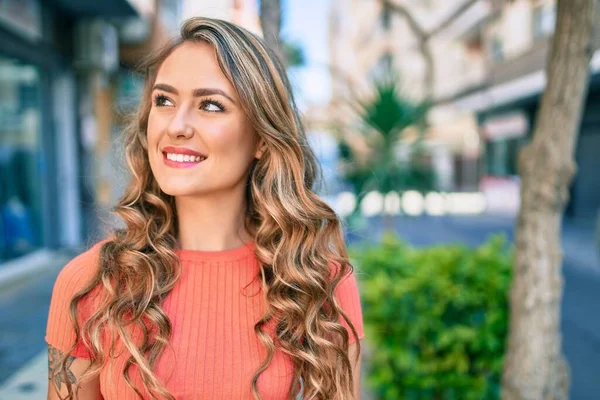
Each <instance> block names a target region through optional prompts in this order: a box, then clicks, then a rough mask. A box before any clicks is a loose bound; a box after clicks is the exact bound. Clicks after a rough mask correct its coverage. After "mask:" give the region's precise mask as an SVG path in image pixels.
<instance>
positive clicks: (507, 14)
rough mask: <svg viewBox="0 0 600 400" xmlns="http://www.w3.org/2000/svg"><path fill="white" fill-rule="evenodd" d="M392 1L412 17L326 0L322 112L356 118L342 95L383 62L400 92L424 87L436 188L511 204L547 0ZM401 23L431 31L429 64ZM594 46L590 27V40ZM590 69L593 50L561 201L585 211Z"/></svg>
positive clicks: (596, 136) (595, 77) (375, 5)
mask: <svg viewBox="0 0 600 400" xmlns="http://www.w3.org/2000/svg"><path fill="white" fill-rule="evenodd" d="M394 3H395V4H400V5H402V6H403V7H404V8H405V9H406V10H407V11H408V12H409V13H410V16H411V19H412V21H409V20H408V19H407V17H406V16H405V15H402V13H398V12H397V10H393V9H388V8H386V7H383V6H382V5H381V4H380V2H376V1H372V2H363V1H357V0H333V2H332V13H331V38H330V40H331V56H332V81H333V96H332V101H331V104H330V110H329V111H328V113H329V115H331V116H332V118H333V120H334V122H336V123H337V125H340V126H344V125H345V126H346V128H347V129H349V130H352V128H356V127H353V126H352V125H351V124H352V123H355V121H356V118H355V116H353V110H352V108H351V107H349V105H348V104H349V100H352V99H356V98H361V97H364V96H366V95H368V87H369V81H370V80H372V79H373V78H374V77H376V76H377V75H378V74H380V73H381V71H383V70H384V68H386V67H391V68H392V69H393V70H395V71H398V72H399V74H400V77H401V79H402V84H403V93H404V95H408V96H411V97H412V98H414V99H417V100H419V99H423V98H425V97H426V95H427V93H431V97H432V99H433V103H434V104H435V106H434V107H433V108H432V110H431V111H430V113H429V116H428V120H429V125H430V129H429V130H428V132H427V135H426V137H427V142H428V143H429V147H430V149H431V152H432V159H433V162H434V163H436V164H438V166H439V167H438V168H437V170H438V173H440V172H441V173H442V177H443V179H442V182H443V183H444V185H443V187H442V188H450V189H451V190H459V191H471V190H482V191H483V192H484V193H485V194H486V198H487V204H488V209H489V210H490V211H499V212H507V213H514V212H516V210H517V207H518V204H519V180H518V174H517V154H518V152H519V150H520V149H521V147H522V146H523V145H524V144H525V143H526V142H527V141H528V140H529V139H530V138H531V135H532V130H533V122H534V119H535V116H536V113H537V109H538V106H539V101H540V96H541V93H542V92H543V90H544V87H545V79H546V78H545V66H546V59H547V55H548V51H549V47H550V40H551V35H552V33H553V31H554V24H555V21H556V17H555V14H556V6H555V0H535V1H531V0H515V1H512V2H503V1H495V0H479V1H476V2H474V3H470V2H467V1H465V0H426V1H425V0H423V1H421V0H396V1H394ZM467 4H469V6H468V7H467V6H465V5H467ZM459 11H460V12H459ZM450 17H455V18H450ZM411 24H416V25H417V26H418V27H419V28H420V29H421V30H422V32H424V33H425V34H427V35H430V34H431V32H435V33H434V34H432V35H430V38H429V39H428V41H427V45H428V47H429V50H430V53H431V63H430V64H428V63H427V57H424V56H423V54H424V53H423V48H422V45H421V42H420V41H419V40H418V37H419V36H418V35H415V34H414V29H412V28H411ZM599 47H600V32H596V37H595V38H594V41H593V48H594V49H598V48H599ZM428 65H431V66H432V73H431V76H432V79H431V78H430V79H428V73H427V72H428ZM599 69H600V53H598V52H597V51H596V52H595V53H594V57H593V58H592V61H591V71H592V78H591V83H590V89H589V94H588V97H587V102H586V106H585V110H584V115H583V121H582V126H581V132H580V137H579V142H578V145H577V150H576V161H577V163H578V165H579V168H578V174H577V176H576V178H575V180H574V182H573V184H572V187H571V199H570V202H569V205H568V207H567V215H568V216H571V217H582V218H587V217H590V216H595V215H596V213H597V211H598V208H599V207H600V186H599V185H597V184H596V182H595V181H596V177H595V171H596V170H598V169H599V168H600V164H599V163H600V159H599V158H598V157H597V156H595V154H596V153H597V152H598V151H600V123H599V121H598V118H597V117H596V115H597V113H595V111H596V110H597V109H598V108H599V107H600V103H599V100H600V91H599V85H600V75H599V73H598V71H599ZM428 82H429V84H428ZM348 121H352V122H350V123H349V122H348ZM440 149H443V150H442V151H439V150H440ZM448 153H449V154H450V155H451V157H450V160H451V161H450V162H449V161H448V159H449V158H448ZM444 176H445V178H444Z"/></svg>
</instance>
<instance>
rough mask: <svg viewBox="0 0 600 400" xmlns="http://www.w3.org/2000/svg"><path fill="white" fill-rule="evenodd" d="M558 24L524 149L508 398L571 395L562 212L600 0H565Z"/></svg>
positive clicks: (506, 368)
mask: <svg viewBox="0 0 600 400" xmlns="http://www.w3.org/2000/svg"><path fill="white" fill-rule="evenodd" d="M557 8H558V10H557V24H556V31H555V34H554V38H553V41H552V49H551V53H550V56H549V60H548V67H547V77H548V84H547V87H546V90H545V92H544V94H543V96H542V100H541V106H540V111H539V114H538V117H537V121H536V125H535V129H534V135H533V140H532V142H531V143H530V144H529V145H528V146H527V147H526V148H524V149H523V151H522V152H521V154H520V157H519V172H520V175H521V180H522V183H521V209H520V212H519V217H518V223H517V228H516V239H515V245H516V253H515V259H514V272H513V282H512V286H511V293H510V306H511V314H510V334H509V338H508V346H507V353H506V357H505V361H504V371H503V376H502V399H504V400H521V399H523V400H524V399H527V400H529V399H530V400H540V399H566V398H568V387H569V373H568V366H567V363H566V360H565V358H564V356H563V354H562V351H561V341H562V338H561V334H560V303H561V298H562V285H563V281H562V273H561V264H562V251H561V247H560V230H561V216H562V213H563V210H564V206H565V203H566V201H567V199H568V186H569V183H570V182H571V179H572V177H573V175H574V173H575V168H576V166H575V162H574V159H573V153H574V148H575V143H576V138H577V133H578V130H579V124H580V122H581V113H582V105H583V101H584V98H585V94H586V92H587V85H588V79H589V60H590V56H591V54H590V53H591V52H590V44H591V36H592V25H593V21H594V16H595V15H596V10H595V9H596V0H558V7H557Z"/></svg>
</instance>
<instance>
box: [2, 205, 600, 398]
mask: <svg viewBox="0 0 600 400" xmlns="http://www.w3.org/2000/svg"><path fill="white" fill-rule="evenodd" d="M512 222H513V221H512V220H511V219H509V218H505V217H492V216H486V215H481V216H453V217H413V218H407V217H404V218H402V217H398V218H397V219H396V221H395V225H396V229H397V232H398V233H399V235H400V236H401V237H402V238H403V239H404V240H406V241H408V242H409V243H411V244H413V245H416V246H426V245H433V244H449V243H465V244H468V245H471V246H475V245H478V244H481V243H483V242H484V241H485V240H486V239H487V238H488V236H489V235H490V234H496V233H504V234H505V235H506V237H507V238H509V239H511V240H512ZM368 226H369V229H368V232H369V235H368V237H367V236H366V235H365V234H357V233H356V232H354V233H353V234H352V235H351V236H350V237H349V242H352V241H355V240H357V239H362V240H376V239H377V238H378V237H379V236H380V234H381V232H382V229H381V227H382V224H381V221H380V220H379V219H378V218H371V219H370V220H369V223H368ZM563 230H564V232H565V233H564V237H563V246H564V251H565V261H564V265H565V268H564V276H565V292H564V301H563V316H562V327H563V334H564V338H563V339H564V341H563V347H564V351H565V354H566V356H567V358H568V361H569V364H570V367H571V379H572V384H571V393H572V395H571V399H573V400H587V399H593V398H595V396H596V394H597V393H599V392H600V381H598V379H596V378H595V374H596V371H598V370H600V319H598V318H593V317H592V316H594V315H595V310H596V309H597V307H596V304H599V303H600V291H598V290H597V288H598V287H600V266H599V263H598V258H597V257H596V254H595V252H594V243H593V237H594V236H593V231H592V226H591V225H590V224H588V225H586V224H585V223H579V224H575V223H573V222H572V221H569V222H566V223H565V226H564V229H563ZM58 270H59V266H58V265H55V266H50V267H49V268H48V270H47V271H45V272H44V273H40V274H38V275H36V276H34V277H32V278H30V279H29V280H27V281H25V282H21V283H19V284H18V285H15V286H13V287H11V288H10V290H6V291H5V290H2V294H1V295H0V324H1V325H2V326H3V327H5V328H4V332H3V335H2V336H1V337H0V399H3V397H2V394H3V393H7V392H6V390H7V388H6V387H4V388H2V385H6V383H7V380H8V378H9V377H10V376H12V375H13V374H14V373H15V372H16V371H18V370H19V368H21V367H23V366H24V365H26V364H27V363H28V362H29V361H30V360H31V359H33V358H34V357H35V356H36V355H38V354H40V353H41V352H45V348H46V345H45V343H44V332H45V329H46V319H47V310H48V306H49V301H50V295H51V291H52V286H53V283H54V279H55V278H56V275H57V273H58ZM40 358H41V359H42V361H43V357H42V356H40ZM40 363H41V362H38V363H37V364H38V365H37V366H36V365H34V366H31V367H28V368H34V369H35V368H37V369H35V370H34V371H33V373H30V374H28V376H29V377H32V376H33V377H35V376H39V379H38V380H37V381H31V382H22V381H20V382H19V387H20V389H17V390H20V391H21V392H25V393H27V392H29V391H35V390H36V389H38V390H39V389H40V388H45V385H46V381H45V379H46V377H45V375H43V374H44V373H45V370H43V369H42V368H40ZM42 364H43V363H42ZM26 369H27V368H26ZM22 372H27V371H22ZM40 374H41V375H40ZM26 375H27V374H26ZM10 389H11V390H13V391H14V389H15V388H14V387H13V388H10ZM3 390H4V391H5V392H3ZM44 390H45V389H44ZM11 393H12V392H11ZM38 393H41V392H38ZM31 398H34V397H31ZM6 399H8V397H6Z"/></svg>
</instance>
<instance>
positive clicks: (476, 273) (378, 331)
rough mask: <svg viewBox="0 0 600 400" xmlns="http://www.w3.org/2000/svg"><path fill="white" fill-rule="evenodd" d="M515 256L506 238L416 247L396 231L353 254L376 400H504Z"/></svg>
mask: <svg viewBox="0 0 600 400" xmlns="http://www.w3.org/2000/svg"><path fill="white" fill-rule="evenodd" d="M511 253H512V250H511V249H509V248H508V246H507V244H506V241H505V239H504V238H503V237H500V236H498V237H494V238H492V239H490V240H489V241H488V242H487V243H485V244H484V245H482V246H481V247H479V248H476V249H470V248H468V247H465V246H462V245H445V246H436V247H430V248H423V249H416V248H413V247H411V246H409V245H407V244H405V243H404V242H402V241H400V239H398V237H397V236H396V235H395V234H394V233H387V234H386V235H384V237H383V240H382V244H380V245H376V246H375V245H363V246H362V247H354V248H351V249H350V255H351V257H352V259H353V260H354V261H355V263H356V265H357V270H358V273H357V277H358V278H359V280H360V282H361V297H362V303H363V313H364V323H365V332H366V337H367V340H368V342H369V347H370V349H371V352H370V353H372V355H371V356H369V358H368V361H367V366H368V368H369V373H368V376H367V384H368V385H369V386H370V387H371V388H372V389H373V391H374V394H375V396H376V398H378V399H382V400H399V399H407V400H413V399H415V400H416V399H443V400H446V399H447V400H451V399H461V400H470V399H473V400H481V399H497V398H499V392H500V379H501V371H502V360H503V354H504V345H505V339H506V337H507V329H508V302H507V295H508V291H509V284H510V277H511Z"/></svg>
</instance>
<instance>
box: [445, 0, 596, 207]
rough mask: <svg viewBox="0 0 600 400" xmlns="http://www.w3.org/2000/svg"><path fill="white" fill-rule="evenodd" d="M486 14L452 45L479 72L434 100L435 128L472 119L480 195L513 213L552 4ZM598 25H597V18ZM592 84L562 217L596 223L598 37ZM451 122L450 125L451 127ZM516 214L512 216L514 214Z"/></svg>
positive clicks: (525, 3)
mask: <svg viewBox="0 0 600 400" xmlns="http://www.w3.org/2000/svg"><path fill="white" fill-rule="evenodd" d="M496 4H497V5H498V6H497V7H490V8H491V9H492V12H491V13H488V14H487V15H484V16H482V17H481V18H479V19H474V20H473V21H472V23H471V24H470V26H469V29H467V30H465V31H464V32H462V33H461V34H460V35H459V36H458V37H457V38H456V44H457V46H462V47H463V48H464V49H468V50H469V51H471V52H473V53H475V54H477V57H480V58H481V59H483V60H485V68H484V73H483V74H481V75H480V76H479V77H478V78H477V79H476V80H474V81H472V82H471V83H470V84H467V85H460V86H459V87H455V88H453V89H452V90H450V91H448V92H446V93H443V94H441V96H440V97H439V98H438V103H439V106H438V107H437V108H436V110H434V115H435V113H437V115H438V117H439V123H440V124H444V123H446V121H445V120H444V118H445V116H452V115H457V114H463V113H472V114H473V115H475V116H476V117H477V121H478V125H479V127H480V134H481V140H482V142H483V150H484V157H483V158H482V164H481V169H482V174H483V177H482V179H481V188H482V190H483V191H484V192H486V193H487V194H488V196H487V197H488V202H489V204H490V207H492V208H497V209H499V210H501V209H503V208H506V207H507V206H509V207H513V208H515V206H516V204H515V201H514V199H515V198H516V199H517V200H518V193H519V192H518V191H519V180H518V176H517V174H518V171H517V155H518V152H519V150H520V149H521V148H522V146H523V145H524V144H525V143H527V142H528V141H529V140H530V139H531V135H532V133H533V125H534V121H535V117H536V114H537V111H538V107H539V103H540V98H541V94H542V92H543V90H544V87H545V84H546V76H545V67H546V61H547V56H548V53H549V49H550V42H551V36H552V34H553V32H554V25H555V21H556V5H555V1H554V0H538V1H529V0H518V1H514V2H505V3H500V2H496ZM599 22H600V18H599ZM592 47H593V49H594V51H595V53H594V56H593V58H592V60H591V65H590V67H591V74H592V76H591V81H590V87H589V93H588V96H587V100H586V104H585V108H584V114H583V119H582V125H581V128H580V129H581V130H580V136H579V141H578V144H577V147H576V154H575V158H576V162H577V164H578V173H577V176H576V177H575V179H574V181H573V183H572V185H571V190H570V192H571V198H570V202H569V204H568V206H567V213H566V214H567V216H569V217H576V218H589V217H595V215H596V213H597V212H598V210H599V208H600V186H599V185H598V184H597V177H596V171H598V170H600V159H599V158H598V157H597V153H598V152H600V120H599V119H598V112H597V111H598V110H599V109H600V74H599V71H600V52H598V49H599V48H600V32H598V31H597V32H596V34H595V37H594V39H593V42H592ZM451 119H452V118H449V120H451ZM513 211H516V210H513Z"/></svg>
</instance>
